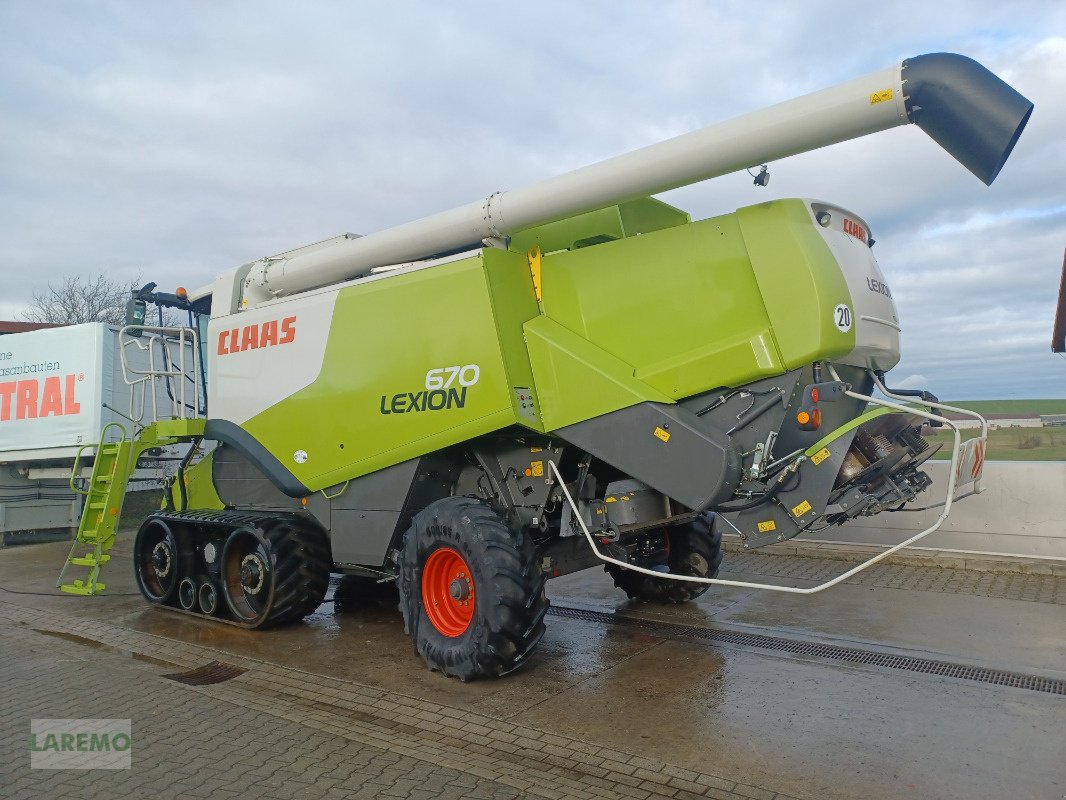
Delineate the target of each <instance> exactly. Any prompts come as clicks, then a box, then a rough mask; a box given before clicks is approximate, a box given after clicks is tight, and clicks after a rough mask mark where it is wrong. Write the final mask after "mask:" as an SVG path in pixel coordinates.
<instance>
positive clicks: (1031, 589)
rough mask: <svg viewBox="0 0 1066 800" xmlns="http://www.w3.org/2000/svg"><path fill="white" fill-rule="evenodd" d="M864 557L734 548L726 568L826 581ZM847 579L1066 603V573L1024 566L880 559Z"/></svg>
mask: <svg viewBox="0 0 1066 800" xmlns="http://www.w3.org/2000/svg"><path fill="white" fill-rule="evenodd" d="M857 563H858V561H854V562H852V561H850V560H848V561H845V560H842V559H829V558H812V557H808V556H788V555H780V554H773V555H770V554H763V553H744V552H730V553H727V554H726V557H725V561H724V562H723V564H722V569H723V572H724V573H726V572H727V573H730V574H733V575H736V574H744V575H759V576H761V577H764V578H795V579H799V580H810V581H816V582H822V581H826V580H829V579H830V578H833V577H834V576H836V575H839V574H840V573H841V572H843V571H844V570H846V569H848V568H850V567H851V566H853V565H854V564H857ZM845 583H848V584H852V585H855V586H871V587H875V588H878V589H912V590H916V591H922V592H938V593H941V594H961V595H971V596H974V597H996V598H1000V599H1003V600H1026V601H1029V602H1033V603H1054V604H1057V605H1066V576H1062V575H1040V574H1024V573H1020V572H979V571H977V570H969V569H951V568H948V567H934V566H925V565H903V564H874V565H873V566H872V567H869V568H868V569H866V570H865V571H864V572H860V573H859V574H858V575H856V576H854V577H853V578H850V579H848V580H847V581H845Z"/></svg>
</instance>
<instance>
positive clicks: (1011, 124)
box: [902, 53, 1033, 185]
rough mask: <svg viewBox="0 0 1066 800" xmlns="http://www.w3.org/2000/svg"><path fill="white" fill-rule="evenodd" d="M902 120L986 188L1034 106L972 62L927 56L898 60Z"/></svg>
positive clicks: (956, 57)
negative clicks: (904, 114)
mask: <svg viewBox="0 0 1066 800" xmlns="http://www.w3.org/2000/svg"><path fill="white" fill-rule="evenodd" d="M902 75H903V91H904V92H905V93H906V105H907V116H908V117H909V118H910V120H911V122H913V123H915V124H916V125H917V126H918V127H919V128H921V129H922V130H923V131H925V132H926V133H927V134H929V136H931V137H932V138H933V140H934V141H936V143H937V144H939V145H940V146H941V147H943V148H944V149H945V150H947V151H948V152H949V153H950V154H951V155H952V156H954V157H955V158H956V159H958V161H959V162H960V163H961V164H962V165H963V166H964V167H966V169H968V170H970V172H972V173H973V174H974V175H976V176H977V177H978V178H980V179H981V180H982V181H984V183H985V184H987V185H991V183H992V181H994V180H995V179H996V176H997V175H999V171H1000V170H1001V169H1002V168H1003V164H1004V163H1006V161H1007V157H1008V156H1009V155H1010V152H1011V150H1013V149H1014V144H1015V142H1017V141H1018V137H1019V136H1021V134H1022V129H1024V128H1025V123H1026V122H1028V121H1029V115H1030V114H1032V113H1033V104H1032V103H1030V102H1029V101H1028V100H1027V99H1026V98H1025V97H1023V96H1022V95H1021V94H1019V93H1018V92H1016V91H1014V89H1012V88H1011V87H1010V86H1008V85H1007V84H1006V83H1004V82H1003V81H1001V80H1000V79H999V78H997V77H996V76H995V75H993V74H992V73H991V72H989V71H988V70H987V69H985V68H984V67H983V66H981V65H980V64H978V63H977V62H976V61H974V60H973V59H970V58H967V57H966V56H960V55H958V54H956V53H929V54H928V55H924V56H916V57H915V58H908V59H907V60H906V61H904V62H903V72H902Z"/></svg>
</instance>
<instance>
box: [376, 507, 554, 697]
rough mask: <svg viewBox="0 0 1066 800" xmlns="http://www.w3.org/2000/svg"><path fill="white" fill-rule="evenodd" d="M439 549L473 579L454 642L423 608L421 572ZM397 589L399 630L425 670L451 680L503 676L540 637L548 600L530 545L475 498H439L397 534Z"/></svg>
mask: <svg viewBox="0 0 1066 800" xmlns="http://www.w3.org/2000/svg"><path fill="white" fill-rule="evenodd" d="M442 546H444V547H450V548H453V549H455V550H456V551H458V552H459V553H460V554H461V555H462V556H463V559H464V560H465V561H466V563H467V564H468V565H469V566H470V571H471V573H472V577H473V584H474V597H475V603H476V606H475V612H474V616H473V619H472V621H471V623H470V626H469V628H467V630H466V631H465V632H463V633H462V634H460V635H459V636H455V637H448V636H445V635H443V634H442V633H441V632H440V631H438V630H437V629H436V628H435V627H434V626H433V624H432V623H431V622H430V620H429V618H428V617H427V615H426V612H425V610H424V609H423V607H422V591H421V586H422V567H423V565H424V564H425V562H426V559H427V558H428V557H429V556H430V555H431V554H432V552H433V551H434V550H436V549H437V548H439V547H442ZM397 583H398V585H399V589H400V611H401V612H402V614H403V623H404V631H405V632H406V633H407V634H409V635H410V636H411V637H412V638H413V639H414V642H415V650H416V651H417V652H418V654H419V655H420V656H422V658H423V660H424V661H425V662H426V665H427V666H428V667H429V668H430V669H432V670H437V671H439V672H443V673H444V674H445V675H448V676H450V677H454V678H459V679H460V680H463V681H468V680H472V679H474V678H480V677H488V676H498V675H506V674H507V673H509V672H512V671H514V670H516V669H518V668H519V667H520V666H522V664H524V663H525V661H526V659H527V658H528V656H529V654H530V653H531V652H532V651H533V649H534V648H535V647H536V645H537V643H538V642H539V641H540V639H541V637H542V636H543V635H544V615H545V614H546V613H547V611H548V599H547V597H545V595H544V583H545V577H544V574H543V573H542V572H541V567H540V561H539V560H538V558H537V552H536V547H535V545H534V543H533V540H532V539H531V538H530V537H529V536H528V535H526V533H525V532H524V531H512V530H511V529H510V528H509V527H508V526H507V525H506V523H504V521H503V520H502V519H501V518H500V517H499V515H497V514H496V512H495V511H493V510H492V509H491V508H490V507H489V506H487V505H485V504H484V503H482V502H480V501H478V500H476V499H473V498H469V497H446V498H444V499H442V500H438V501H436V502H434V503H431V504H430V505H428V506H427V507H426V508H424V509H423V510H422V511H421V512H419V513H418V514H417V515H416V516H415V518H414V519H413V520H412V521H411V527H410V528H409V529H408V530H407V532H406V533H405V534H404V545H403V552H402V555H401V559H400V575H399V578H398V581H397Z"/></svg>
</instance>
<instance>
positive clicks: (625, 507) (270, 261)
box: [77, 54, 1032, 680]
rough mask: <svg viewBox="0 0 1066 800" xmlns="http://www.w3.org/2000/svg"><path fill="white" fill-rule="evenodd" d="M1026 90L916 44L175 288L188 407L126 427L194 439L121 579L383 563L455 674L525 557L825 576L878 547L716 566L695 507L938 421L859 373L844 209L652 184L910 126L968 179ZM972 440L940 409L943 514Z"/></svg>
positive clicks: (281, 599) (487, 657)
mask: <svg viewBox="0 0 1066 800" xmlns="http://www.w3.org/2000/svg"><path fill="white" fill-rule="evenodd" d="M1031 111H1032V104H1031V103H1030V102H1029V101H1028V100H1026V99H1025V98H1024V97H1022V96H1021V95H1019V94H1018V93H1017V92H1015V91H1014V90H1013V89H1012V88H1011V87H1009V86H1007V85H1006V84H1005V83H1003V82H1002V81H1001V80H999V79H998V78H997V77H995V76H994V75H993V74H991V73H990V72H989V71H988V70H986V69H985V68H984V67H982V66H981V65H979V64H977V63H975V62H974V61H972V60H970V59H968V58H965V57H962V56H958V55H951V54H932V55H924V56H918V57H916V58H912V59H908V60H907V61H904V62H903V64H902V65H900V66H896V67H893V68H890V69H886V70H883V71H880V72H876V73H873V74H871V75H868V76H866V77H863V78H859V79H857V80H854V81H851V82H848V83H845V84H843V85H841V86H837V87H835V88H830V89H826V90H823V91H820V92H816V93H814V94H811V95H808V96H806V97H802V98H799V99H796V100H792V101H789V102H786V103H782V104H780V105H777V106H773V107H771V108H768V109H765V110H763V111H757V112H755V113H752V114H749V115H747V116H743V117H740V118H738V119H734V120H732V121H729V122H725V123H722V124H720V125H716V126H713V127H709V128H706V129H703V130H699V131H696V132H694V133H690V134H686V135H684V136H680V137H678V138H675V139H671V140H669V141H666V142H662V143H660V144H656V145H653V146H651V147H647V148H644V149H642V150H638V151H636V152H632V153H628V154H626V155H622V156H619V157H617V158H613V159H610V160H608V161H604V162H602V163H599V164H595V165H593V166H589V167H585V168H583V169H579V170H577V171H575V172H571V173H568V174H565V175H561V176H559V177H556V178H552V179H549V180H547V181H544V182H542V183H538V184H535V185H533V186H530V187H527V188H524V189H519V190H516V191H511V192H504V193H495V194H493V195H491V196H490V197H488V198H486V199H485V200H482V201H480V202H476V203H473V204H470V205H467V206H463V207H460V208H457V209H454V210H451V211H447V212H444V213H442V214H437V215H435V216H431V217H428V218H426V219H422V220H420V221H418V222H413V223H410V224H406V225H401V226H399V227H396V228H392V229H389V230H385V231H382V232H380V233H374V234H371V235H368V236H356V235H352V234H347V235H342V236H338V237H336V238H333V239H329V240H327V241H324V242H320V243H318V244H314V245H310V246H307V247H303V248H299V249H297V250H291V251H289V252H285V253H280V254H278V255H276V256H271V257H269V258H264V259H261V260H259V261H255V262H253V263H249V264H245V265H244V266H241V267H238V268H236V269H233V270H230V271H229V272H226V273H224V274H222V275H221V276H219V278H218V279H217V280H216V281H215V282H214V283H213V284H212V285H211V286H209V287H206V288H205V289H203V290H200V291H197V292H194V293H192V294H189V295H185V294H181V293H180V292H179V296H177V297H172V298H171V302H172V304H175V305H177V306H179V307H182V308H188V309H190V310H191V311H192V312H193V313H195V314H196V315H199V318H200V320H201V322H203V321H204V319H205V318H206V317H207V316H208V315H209V321H208V322H207V324H206V337H205V338H204V339H203V341H202V342H201V344H202V346H203V348H204V352H205V354H206V355H205V361H206V363H207V380H206V385H207V389H208V406H207V408H208V413H207V416H206V419H199V418H194V419H179V420H160V421H157V422H154V423H153V424H152V425H148V426H147V427H146V428H145V430H144V431H143V432H142V434H141V437H140V439H139V440H138V441H137V442H136V443H135V444H134V445H132V446H133V447H134V448H135V449H140V448H146V447H153V446H156V445H157V444H158V441H164V442H166V443H172V442H175V441H185V442H189V443H191V445H192V446H191V447H190V450H189V452H190V456H189V458H188V459H187V461H186V462H185V463H183V464H182V465H181V468H180V469H179V471H178V476H177V480H176V481H175V482H174V483H173V484H172V486H171V489H170V491H169V493H168V498H167V501H166V508H165V509H164V510H162V511H161V512H160V513H157V514H154V515H152V516H150V517H149V518H148V519H147V520H146V521H145V522H144V524H143V525H142V526H141V527H140V530H139V531H138V533H137V538H136V542H135V546H134V560H135V569H136V576H137V580H138V582H139V585H140V588H141V590H142V592H143V593H144V595H145V597H147V598H148V600H149V601H151V602H152V603H155V604H159V605H161V606H167V607H171V608H175V609H178V610H182V609H183V610H185V611H187V612H189V613H197V614H201V615H205V616H210V617H215V618H218V619H221V620H226V621H229V622H231V623H235V624H238V625H242V626H245V627H249V628H259V627H264V626H269V625H274V624H278V623H282V622H288V621H291V620H296V619H299V618H301V617H303V616H304V615H306V614H308V613H310V612H311V611H313V610H314V609H315V608H316V607H317V606H318V605H319V604H320V603H321V601H322V599H323V596H324V594H325V591H326V588H327V584H328V580H329V576H330V573H331V572H336V573H344V574H347V575H355V576H363V577H365V578H367V579H372V580H379V581H392V580H395V581H396V582H397V584H398V586H399V590H400V607H401V610H402V612H403V618H404V624H405V628H406V631H407V632H408V633H409V634H410V635H411V636H412V637H413V639H414V641H415V644H416V648H417V651H418V652H419V653H420V654H421V656H422V657H423V659H424V660H425V662H426V663H427V664H428V665H429V667H430V668H431V669H435V670H440V671H442V672H444V673H446V674H447V675H451V676H457V677H459V678H462V679H464V680H466V679H471V678H476V677H479V676H487V675H502V674H505V673H507V672H510V671H511V670H513V669H515V668H516V667H518V666H519V665H521V664H522V663H523V662H524V661H525V660H526V659H527V657H528V656H529V654H530V653H531V652H532V651H533V649H534V647H535V646H536V644H537V642H538V641H539V640H540V638H541V636H542V634H543V632H544V615H545V612H546V610H547V607H548V602H547V600H546V598H545V593H544V584H545V580H546V579H547V578H549V577H555V576H558V575H564V574H567V573H570V572H574V571H577V570H581V569H585V568H588V567H591V566H594V565H598V564H604V565H605V567H606V569H607V571H608V572H609V573H611V575H613V576H614V579H615V582H616V583H617V585H618V586H619V587H620V588H621V589H623V590H624V591H626V592H627V593H628V594H629V595H630V596H631V597H637V598H644V599H648V600H658V601H666V602H682V601H686V600H690V599H692V598H694V597H697V596H698V595H700V594H701V593H702V592H704V591H706V589H707V588H708V585H709V584H726V585H734V586H759V587H762V588H768V589H772V590H777V591H785V592H797V593H810V592H815V591H820V590H821V589H824V588H826V587H828V586H831V585H833V584H835V583H837V582H839V581H841V580H843V579H845V578H846V577H848V576H849V575H851V574H854V573H855V572H857V571H858V570H859V569H861V568H863V567H864V566H867V565H868V564H869V563H872V562H873V561H876V560H878V559H879V558H883V557H884V556H885V555H888V554H889V553H891V552H893V551H894V550H895V549H898V548H893V549H892V550H889V551H886V552H885V553H883V554H881V555H879V556H878V557H877V558H874V559H871V560H870V561H869V562H867V564H865V565H862V566H860V567H856V568H855V569H853V570H849V571H848V572H846V573H844V574H843V575H840V576H838V577H837V578H836V579H834V580H832V581H829V582H827V583H825V584H823V585H822V586H817V587H813V588H810V589H798V588H793V587H784V586H765V585H763V584H753V583H747V582H740V581H728V580H721V579H718V578H716V576H717V574H718V570H719V565H720V563H721V560H722V550H721V542H722V534H723V532H735V533H737V534H739V536H740V538H741V539H742V540H743V542H744V545H745V546H747V547H758V546H761V545H764V544H769V543H772V542H780V541H782V540H785V539H790V538H792V537H794V536H796V535H797V534H798V533H800V532H802V531H805V530H809V529H811V528H812V526H822V525H835V524H840V523H843V522H845V521H846V520H848V519H851V518H853V517H857V516H869V515H873V514H876V513H879V512H881V511H885V510H898V509H900V508H902V507H904V506H905V505H906V504H907V503H909V502H911V501H912V500H914V499H915V498H916V497H917V496H918V495H919V493H921V492H922V491H923V490H924V489H925V488H926V487H927V486H928V485H929V483H930V481H929V478H928V477H927V476H926V474H925V473H923V472H922V471H921V469H920V467H921V465H922V462H924V461H925V460H926V459H927V458H929V457H930V455H931V454H932V453H933V452H934V450H935V448H934V447H930V446H928V445H927V443H926V442H925V441H924V440H923V439H922V437H921V435H920V426H921V424H922V423H923V422H925V421H926V420H931V421H933V422H934V424H935V423H940V424H946V425H950V423H949V422H947V420H945V419H943V418H941V417H938V416H937V415H936V414H935V413H934V409H942V408H945V406H942V405H940V404H938V403H937V402H936V400H935V398H934V397H933V396H932V395H929V394H928V393H925V392H893V391H891V390H889V389H888V388H887V387H886V384H885V378H884V373H885V372H886V371H887V370H889V369H891V368H892V367H893V366H894V365H895V364H896V363H897V362H898V360H899V332H900V328H899V323H898V320H897V316H896V310H895V307H894V304H893V301H892V298H891V294H890V292H889V291H888V289H887V286H886V282H885V278H884V276H883V275H882V273H881V270H880V269H879V268H878V265H877V262H876V261H875V259H874V257H873V253H872V249H871V248H872V247H873V244H874V241H873V237H872V235H871V233H870V228H869V227H868V226H867V224H866V223H865V222H864V221H863V220H862V219H861V218H860V217H859V216H857V215H856V214H853V213H851V212H850V211H847V210H845V209H843V208H840V207H838V206H835V205H833V204H831V203H826V202H821V201H813V200H800V199H796V200H777V201H773V202H767V203H762V204H759V205H755V206H750V207H747V208H742V209H740V210H738V211H736V212H734V213H731V214H725V215H723V216H719V217H714V218H712V219H706V220H702V221H697V222H693V221H691V220H690V218H689V216H688V214H686V213H685V212H683V211H680V210H678V209H676V208H673V207H671V206H668V205H666V204H665V203H662V202H660V201H658V200H655V199H652V198H651V197H649V195H652V194H655V193H657V192H662V191H665V190H668V189H672V188H675V187H679V186H684V185H686V184H691V183H694V182H696V181H702V180H706V179H708V178H713V177H716V176H720V175H724V174H726V173H731V172H735V171H738V170H742V169H745V168H750V167H752V165H759V164H764V163H766V162H769V161H771V160H774V159H780V158H784V157H786V156H789V155H793V154H796V153H802V152H806V151H809V150H814V149H816V148H820V147H824V146H826V145H830V144H834V143H837V142H842V141H845V140H849V139H854V138H856V137H860V136H865V135H866V134H870V133H874V132H877V131H881V130H885V129H888V128H893V127H896V126H899V125H904V124H907V123H914V124H917V125H918V126H919V127H920V128H922V129H923V130H924V131H925V132H926V133H928V134H929V135H930V136H931V137H932V138H933V139H934V140H935V141H936V142H937V143H939V144H940V145H941V146H942V147H943V148H944V149H945V150H947V151H948V152H949V153H950V154H951V155H952V156H954V157H955V158H956V159H957V160H959V161H960V162H961V163H962V164H963V165H964V166H966V167H967V168H968V169H969V170H970V171H971V172H973V173H974V174H975V175H976V176H977V177H978V178H980V179H981V180H982V181H984V182H985V183H986V184H991V182H992V181H993V180H994V179H995V177H996V176H997V175H998V173H999V171H1000V169H1001V167H1002V166H1003V164H1004V162H1005V161H1006V159H1007V157H1008V155H1009V154H1010V152H1011V149H1012V148H1013V146H1014V144H1015V142H1016V140H1017V138H1018V136H1019V135H1020V133H1021V131H1022V128H1023V127H1024V126H1025V123H1026V121H1027V119H1028V117H1029V114H1030V112H1031ZM757 180H759V179H757ZM150 299H155V300H156V302H165V301H166V298H162V296H155V297H154V298H150ZM199 327H200V330H201V332H202V331H203V330H204V326H203V325H200V326H199ZM133 332H136V329H133ZM191 332H192V331H191V330H190V331H188V332H187V333H191ZM157 333H158V332H157ZM875 389H877V390H879V391H880V399H875V398H873V397H872V396H871V395H872V394H873V393H874V390H875ZM901 395H906V397H901ZM886 398H887V399H886ZM908 399H912V400H915V401H916V404H911V405H908V404H907V400H908ZM954 410H956V411H959V412H960V413H965V412H963V411H961V410H959V409H954ZM974 416H977V415H974ZM202 443H203V444H202ZM207 444H210V445H211V449H209V452H207V454H206V455H204V454H203V453H204V451H205V449H207V447H206V445H207ZM982 446H983V440H982V439H978V440H975V442H974V443H973V444H970V443H968V445H967V446H966V447H960V444H959V436H958V432H957V431H956V434H955V446H954V451H953V453H952V466H953V470H952V473H951V474H952V475H953V476H955V477H954V478H953V479H952V480H951V481H949V484H950V485H949V486H948V493H947V497H946V498H945V500H944V501H943V503H942V505H943V514H942V515H941V518H940V521H943V518H944V517H945V516H946V515H947V513H948V511H949V510H950V507H951V501H952V499H953V497H954V495H955V493H956V491H957V485H958V486H961V485H962V484H964V483H965V484H968V483H971V482H973V483H974V484H975V487H974V488H975V489H976V488H977V486H976V483H977V480H978V479H979V476H980V465H981V455H982V453H981V447H982ZM122 480H124V476H123V475H122V473H121V470H118V471H116V472H115V473H114V474H113V475H112V476H111V477H110V481H114V482H118V483H119V485H121V481H122ZM100 483H101V484H105V483H109V481H108V480H101V481H100ZM110 496H112V497H113V496H115V492H114V491H113V490H112V491H111V495H110ZM939 524H940V523H939V522H938V523H937V525H934V526H933V527H932V528H930V529H929V530H927V531H923V532H922V533H921V534H918V535H916V536H914V537H912V538H911V539H910V540H908V541H907V542H904V543H903V544H901V545H900V547H902V546H905V545H907V544H910V543H912V542H914V541H916V540H917V539H919V538H921V536H924V535H926V534H928V533H929V532H931V531H932V530H935V529H936V527H938V526H939ZM82 527H83V534H85V535H84V537H83V540H84V542H85V543H86V544H87V545H89V546H90V547H92V546H94V545H93V536H92V534H93V527H92V521H91V520H89V521H88V522H87V523H84V524H83V526H82ZM98 555H99V554H98ZM94 580H95V576H92V577H91V578H90V580H89V581H87V582H86V581H83V582H81V583H79V584H78V585H77V588H80V589H87V590H88V591H90V592H91V591H93V585H92V581H94Z"/></svg>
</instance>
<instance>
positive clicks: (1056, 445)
mask: <svg viewBox="0 0 1066 800" xmlns="http://www.w3.org/2000/svg"><path fill="white" fill-rule="evenodd" d="M989 402H991V403H995V402H1006V403H1010V402H1014V401H1012V400H1004V401H995V400H991V401H989ZM1019 402H1064V403H1066V401H1057V400H1045V401H1040V400H1037V401H1019ZM959 405H960V406H961V405H962V404H961V403H959ZM974 410H975V411H983V410H987V409H974ZM988 413H990V414H995V413H1000V412H995V411H989V412H988ZM1005 413H1007V412H1005ZM1041 413H1056V412H1041ZM1063 413H1066V412H1063ZM960 433H961V435H962V440H963V441H966V440H967V439H972V438H974V437H975V436H977V434H978V431H977V430H976V429H970V430H963V431H960ZM925 438H926V439H927V440H928V441H929V443H930V444H932V443H933V442H943V444H944V446H943V447H942V448H940V452H938V453H937V454H936V455H935V456H934V458H939V459H947V458H950V457H951V443H952V441H953V439H952V436H951V433H950V431H949V432H945V431H943V430H941V431H938V432H937V433H936V434H934V435H931V436H926V437H925ZM985 458H986V459H987V460H989V461H1066V427H1062V428H1060V427H1055V428H1001V429H999V430H994V431H993V430H990V431H989V432H988V449H987V450H986V451H985Z"/></svg>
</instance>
